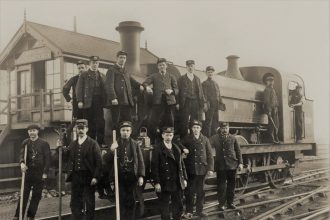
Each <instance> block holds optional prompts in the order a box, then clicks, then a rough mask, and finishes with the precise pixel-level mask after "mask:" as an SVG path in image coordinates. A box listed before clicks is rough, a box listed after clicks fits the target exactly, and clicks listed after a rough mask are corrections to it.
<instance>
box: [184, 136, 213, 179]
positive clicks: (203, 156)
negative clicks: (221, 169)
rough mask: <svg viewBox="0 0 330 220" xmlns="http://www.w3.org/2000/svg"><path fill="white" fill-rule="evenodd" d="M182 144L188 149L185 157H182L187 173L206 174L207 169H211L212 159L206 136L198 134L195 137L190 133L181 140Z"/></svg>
mask: <svg viewBox="0 0 330 220" xmlns="http://www.w3.org/2000/svg"><path fill="white" fill-rule="evenodd" d="M182 145H183V146H185V147H186V148H187V149H188V150H189V154H188V155H187V158H186V159H184V162H185V165H186V170H187V173H190V174H195V175H206V172H207V171H213V166H214V160H213V155H212V149H211V144H210V142H209V139H208V138H207V137H205V136H204V135H202V134H200V136H199V138H198V139H196V138H195V136H194V135H193V134H190V135H188V136H186V137H185V138H184V139H183V140H182Z"/></svg>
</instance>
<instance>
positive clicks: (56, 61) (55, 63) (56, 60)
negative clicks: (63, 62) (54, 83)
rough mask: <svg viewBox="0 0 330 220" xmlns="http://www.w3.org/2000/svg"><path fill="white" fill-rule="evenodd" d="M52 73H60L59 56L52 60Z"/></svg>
mask: <svg viewBox="0 0 330 220" xmlns="http://www.w3.org/2000/svg"><path fill="white" fill-rule="evenodd" d="M54 73H60V58H56V59H55V60H54Z"/></svg>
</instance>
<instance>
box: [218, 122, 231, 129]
mask: <svg viewBox="0 0 330 220" xmlns="http://www.w3.org/2000/svg"><path fill="white" fill-rule="evenodd" d="M227 126H229V123H228V122H220V128H223V127H227Z"/></svg>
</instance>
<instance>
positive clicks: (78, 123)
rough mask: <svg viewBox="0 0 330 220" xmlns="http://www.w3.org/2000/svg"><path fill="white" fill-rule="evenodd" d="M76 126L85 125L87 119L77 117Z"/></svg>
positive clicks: (86, 124)
mask: <svg viewBox="0 0 330 220" xmlns="http://www.w3.org/2000/svg"><path fill="white" fill-rule="evenodd" d="M76 126H77V127H87V126H88V121H87V120H86V119H78V120H77V121H76Z"/></svg>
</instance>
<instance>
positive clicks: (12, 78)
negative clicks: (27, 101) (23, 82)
mask: <svg viewBox="0 0 330 220" xmlns="http://www.w3.org/2000/svg"><path fill="white" fill-rule="evenodd" d="M9 79H10V96H16V95H17V74H16V70H12V71H10V76H9ZM11 109H14V110H15V109H17V98H12V99H11Z"/></svg>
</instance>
